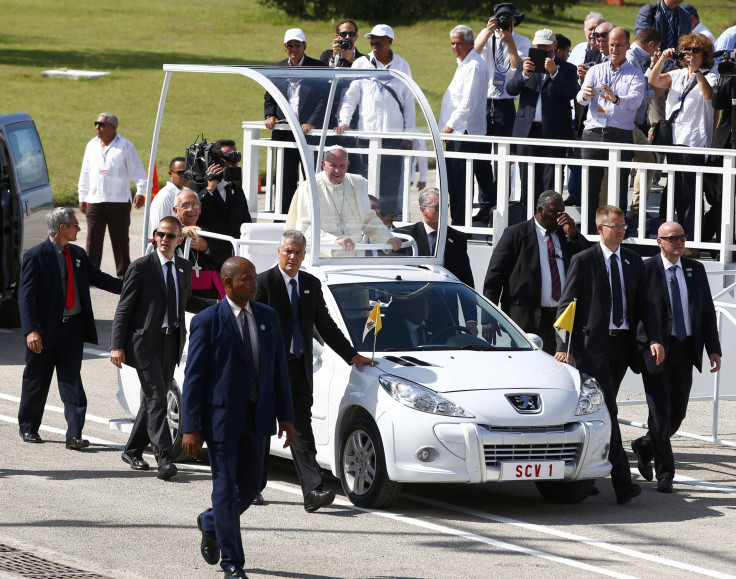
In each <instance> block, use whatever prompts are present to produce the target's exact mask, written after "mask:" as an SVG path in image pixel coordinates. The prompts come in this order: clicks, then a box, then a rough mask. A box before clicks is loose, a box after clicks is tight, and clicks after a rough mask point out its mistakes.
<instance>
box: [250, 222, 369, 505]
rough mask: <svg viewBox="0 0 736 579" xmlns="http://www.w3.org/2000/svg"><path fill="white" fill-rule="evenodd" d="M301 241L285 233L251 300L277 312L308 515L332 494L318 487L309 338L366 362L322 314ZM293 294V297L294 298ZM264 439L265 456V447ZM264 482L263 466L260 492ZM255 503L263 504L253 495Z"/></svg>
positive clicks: (348, 360) (296, 458)
mask: <svg viewBox="0 0 736 579" xmlns="http://www.w3.org/2000/svg"><path fill="white" fill-rule="evenodd" d="M306 246H307V240H306V238H305V237H304V234H303V233H302V232H301V231H296V230H293V229H292V230H287V231H285V232H284V235H283V237H282V238H281V245H280V246H279V250H278V255H279V263H278V265H276V266H274V267H272V268H271V269H269V270H266V271H264V272H261V273H260V274H259V275H258V292H257V293H256V301H258V302H261V303H264V304H267V305H269V306H271V307H272V308H274V309H276V311H278V312H279V319H280V320H281V329H282V330H283V333H284V347H285V350H284V352H283V353H284V354H285V355H286V359H287V360H288V368H289V379H290V381H291V395H292V401H293V404H294V429H295V431H296V437H295V438H294V444H292V445H291V454H292V456H293V457H294V464H295V466H296V471H297V474H298V475H299V482H300V483H301V486H302V493H303V495H304V508H305V509H306V511H307V512H309V513H313V512H314V511H316V510H317V509H319V508H321V507H324V506H327V505H329V504H331V503H332V501H333V500H335V493H334V491H331V490H327V491H325V490H324V489H323V488H322V471H321V469H320V466H319V464H317V460H316V455H317V450H316V448H315V445H314V434H313V433H312V403H313V400H312V389H313V374H314V369H313V358H312V338H313V334H314V330H315V328H316V330H317V332H319V336H321V338H322V339H323V340H324V341H325V342H326V343H327V345H328V346H329V347H330V348H332V349H333V350H334V351H335V352H336V353H337V354H338V356H340V357H341V358H342V359H343V360H345V362H346V363H348V364H355V367H356V368H358V369H359V370H360V369H361V367H362V366H363V364H371V360H370V358H366V357H365V356H361V355H360V354H358V352H357V350H356V349H355V348H353V346H352V345H351V344H350V342H349V341H348V340H347V339H346V338H345V336H344V335H343V333H342V332H341V331H340V329H339V328H338V327H337V325H336V324H335V322H334V321H333V319H332V317H331V316H330V312H329V311H328V310H327V305H326V304H325V299H324V297H323V295H322V285H321V283H320V281H319V280H318V279H317V278H316V277H314V276H313V275H310V274H308V273H307V272H305V271H300V270H299V267H300V266H301V264H302V261H304V254H305V251H306ZM294 291H296V295H294ZM269 442H270V441H269V440H268V439H267V440H266V447H265V449H266V453H265V454H266V457H267V456H268V449H269V447H270V444H269ZM267 480H268V473H267V472H266V468H265V463H264V476H263V480H262V482H261V488H260V490H261V491H262V490H263V489H264V488H265V486H266V482H267ZM256 499H257V503H261V504H262V501H263V498H262V497H256Z"/></svg>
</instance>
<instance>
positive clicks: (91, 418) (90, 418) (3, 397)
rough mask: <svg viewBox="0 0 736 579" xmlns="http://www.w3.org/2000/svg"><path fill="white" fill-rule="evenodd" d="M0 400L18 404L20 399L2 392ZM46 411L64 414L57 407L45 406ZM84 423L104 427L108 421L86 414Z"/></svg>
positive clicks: (61, 409) (62, 410)
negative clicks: (96, 423)
mask: <svg viewBox="0 0 736 579" xmlns="http://www.w3.org/2000/svg"><path fill="white" fill-rule="evenodd" d="M0 400H8V401H9V402H17V403H18V404H20V398H18V397H17V396H11V395H10V394H3V393H2V392H0ZM46 410H48V411H49V412H56V413H58V414H64V409H63V408H60V407H58V406H51V405H50V404H47V405H46V406H45V407H44V411H46ZM85 421H89V422H99V423H100V424H105V425H109V424H110V420H109V419H107V418H102V416H95V415H94V414H87V415H86V418H85ZM16 422H18V421H17V420H16ZM42 428H43V427H42Z"/></svg>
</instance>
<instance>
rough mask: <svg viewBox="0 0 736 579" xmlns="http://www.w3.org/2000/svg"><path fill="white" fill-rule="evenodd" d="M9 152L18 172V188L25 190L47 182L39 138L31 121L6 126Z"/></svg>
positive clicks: (47, 176)
mask: <svg viewBox="0 0 736 579" xmlns="http://www.w3.org/2000/svg"><path fill="white" fill-rule="evenodd" d="M6 131H7V134H8V142H9V145H10V149H11V154H12V156H13V159H14V160H15V166H16V169H17V172H18V188H19V189H20V190H21V191H27V190H28V189H33V188H35V187H40V186H42V185H46V184H48V182H49V175H48V171H47V170H46V160H45V158H44V156H43V148H42V147H41V140H40V139H39V138H38V133H37V132H36V128H35V127H34V126H33V124H32V123H17V124H12V125H9V126H8V127H6Z"/></svg>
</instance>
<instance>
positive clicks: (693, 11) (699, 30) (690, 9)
mask: <svg viewBox="0 0 736 579" xmlns="http://www.w3.org/2000/svg"><path fill="white" fill-rule="evenodd" d="M680 8H682V9H683V10H684V11H685V12H687V13H688V14H690V20H691V21H692V23H693V34H702V35H703V36H705V37H706V38H710V41H711V42H712V43H713V44H715V43H716V37H715V36H713V33H712V32H711V31H710V30H708V28H706V26H705V24H703V23H702V22H701V21H700V16H698V9H697V8H695V6H693V5H692V4H682V5H681V6H680Z"/></svg>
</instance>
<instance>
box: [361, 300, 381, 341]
mask: <svg viewBox="0 0 736 579" xmlns="http://www.w3.org/2000/svg"><path fill="white" fill-rule="evenodd" d="M380 329H381V304H380V303H376V305H375V306H373V309H372V310H371V313H370V314H369V315H368V319H367V320H366V322H365V329H364V330H363V340H364V341H365V337H366V336H367V335H368V334H369V332H370V331H371V330H374V333H375V334H377V333H378V332H379V331H380Z"/></svg>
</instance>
